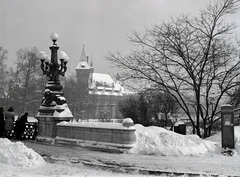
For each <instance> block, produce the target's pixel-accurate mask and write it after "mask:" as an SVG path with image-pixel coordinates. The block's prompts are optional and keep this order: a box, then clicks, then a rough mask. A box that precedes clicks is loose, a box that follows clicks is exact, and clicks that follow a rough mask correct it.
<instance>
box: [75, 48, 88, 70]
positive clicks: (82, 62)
mask: <svg viewBox="0 0 240 177" xmlns="http://www.w3.org/2000/svg"><path fill="white" fill-rule="evenodd" d="M87 60H88V59H87V56H86V54H85V50H84V45H83V49H82V55H81V57H80V62H79V63H78V65H77V67H76V69H90V66H89V64H88V61H87Z"/></svg>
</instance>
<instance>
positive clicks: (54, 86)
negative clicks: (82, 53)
mask: <svg viewBox="0 0 240 177" xmlns="http://www.w3.org/2000/svg"><path fill="white" fill-rule="evenodd" d="M50 38H51V39H52V41H53V45H52V46H50V47H49V48H50V50H51V58H50V57H49V56H48V55H47V54H46V53H45V52H43V51H42V52H40V53H39V54H38V58H39V59H40V61H41V69H42V71H43V74H44V75H47V76H48V83H47V84H46V87H45V92H44V95H45V102H44V103H45V105H47V104H48V103H50V102H51V100H50V99H51V97H50V96H49V100H48V96H47V95H46V94H48V95H49V92H51V96H52V99H53V101H56V96H57V95H60V96H63V92H62V88H63V87H62V86H61V84H60V82H59V76H60V75H62V76H64V75H65V72H66V71H67V62H68V61H69V57H68V56H67V55H66V53H65V52H63V51H60V52H58V49H59V47H58V46H57V44H56V41H57V40H58V34H57V33H52V34H51V36H50ZM58 59H59V60H60V64H59V63H58Z"/></svg>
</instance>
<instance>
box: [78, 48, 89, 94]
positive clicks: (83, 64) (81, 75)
mask: <svg viewBox="0 0 240 177" xmlns="http://www.w3.org/2000/svg"><path fill="white" fill-rule="evenodd" d="M87 60H88V57H87V56H86V54H85V50H84V46H83V49H82V55H81V57H80V62H79V63H78V65H77V67H76V69H75V70H76V77H77V83H78V89H79V91H80V92H83V93H84V94H88V81H89V77H90V73H91V68H90V66H89V64H88V61H87Z"/></svg>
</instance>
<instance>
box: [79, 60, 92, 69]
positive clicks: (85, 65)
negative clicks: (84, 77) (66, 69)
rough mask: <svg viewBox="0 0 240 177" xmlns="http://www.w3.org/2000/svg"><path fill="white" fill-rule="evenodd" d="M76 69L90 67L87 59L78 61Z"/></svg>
mask: <svg viewBox="0 0 240 177" xmlns="http://www.w3.org/2000/svg"><path fill="white" fill-rule="evenodd" d="M76 69H90V66H89V64H88V63H87V62H86V61H81V62H79V63H78V65H77V67H76Z"/></svg>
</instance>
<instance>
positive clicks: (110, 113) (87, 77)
mask: <svg viewBox="0 0 240 177" xmlns="http://www.w3.org/2000/svg"><path fill="white" fill-rule="evenodd" d="M75 70H76V77H77V90H78V93H79V94H78V96H79V98H78V100H79V102H78V108H77V109H78V111H76V113H75V115H74V117H75V118H76V119H78V120H79V119H81V120H82V121H84V120H89V119H91V120H92V119H95V120H99V121H109V120H110V119H122V118H123V116H122V115H121V113H120V112H119V109H118V103H119V101H120V100H122V99H125V98H127V97H129V96H130V95H132V94H135V93H134V92H130V91H128V90H126V89H125V88H124V87H123V85H122V83H121V81H120V77H119V75H118V74H117V76H116V81H114V80H113V79H112V77H111V76H110V75H109V74H102V73H94V68H93V63H92V61H91V62H89V58H88V56H86V54H85V50H84V47H83V50H82V55H81V57H80V62H79V63H78V65H77V67H76V69H75Z"/></svg>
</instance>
